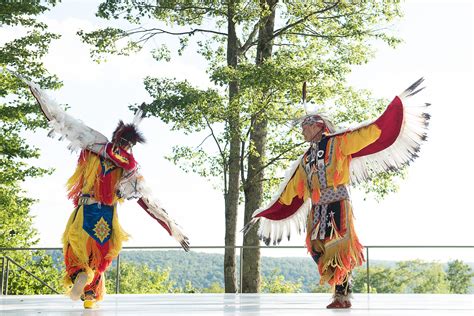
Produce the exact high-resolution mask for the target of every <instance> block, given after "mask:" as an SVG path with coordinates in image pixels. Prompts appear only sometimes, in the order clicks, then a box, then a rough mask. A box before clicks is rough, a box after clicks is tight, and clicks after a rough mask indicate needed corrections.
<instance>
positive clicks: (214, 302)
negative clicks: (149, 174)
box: [0, 294, 474, 316]
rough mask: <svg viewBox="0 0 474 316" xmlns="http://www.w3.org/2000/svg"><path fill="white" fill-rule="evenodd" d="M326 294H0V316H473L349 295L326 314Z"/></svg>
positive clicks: (435, 300) (402, 299) (409, 299)
mask: <svg viewBox="0 0 474 316" xmlns="http://www.w3.org/2000/svg"><path fill="white" fill-rule="evenodd" d="M330 298H331V297H330V295H329V294H244V295H233V294H162V295H108V296H106V298H105V300H104V301H103V302H101V303H100V307H99V308H98V309H95V310H84V309H83V308H82V302H72V301H70V300H69V299H68V298H66V297H63V296H59V295H38V296H0V315H101V316H102V315H103V316H108V315H142V314H147V315H295V316H300V315H318V316H319V315H321V316H324V315H338V316H342V315H372V316H373V315H387V316H388V315H390V316H399V315H400V316H401V315H403V316H406V315H417V316H424V315H430V316H440V315H447V316H458V315H470V316H472V315H474V295H447V294H439V295H431V294H370V295H367V294H355V295H354V299H353V308H352V309H350V310H337V311H335V310H327V309H326V308H325V306H326V305H327V304H328V303H329V302H330Z"/></svg>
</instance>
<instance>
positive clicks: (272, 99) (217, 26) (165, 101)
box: [80, 0, 400, 292]
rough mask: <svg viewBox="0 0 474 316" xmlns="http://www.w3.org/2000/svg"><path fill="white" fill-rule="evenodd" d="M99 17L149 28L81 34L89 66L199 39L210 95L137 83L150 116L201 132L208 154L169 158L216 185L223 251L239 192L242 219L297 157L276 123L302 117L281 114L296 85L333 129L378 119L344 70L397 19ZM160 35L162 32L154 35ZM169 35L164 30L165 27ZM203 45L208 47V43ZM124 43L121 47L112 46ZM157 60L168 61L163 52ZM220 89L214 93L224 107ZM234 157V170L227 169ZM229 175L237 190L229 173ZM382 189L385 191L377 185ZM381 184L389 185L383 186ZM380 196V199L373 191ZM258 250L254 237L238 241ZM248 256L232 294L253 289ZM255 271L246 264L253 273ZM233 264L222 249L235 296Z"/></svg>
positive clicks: (178, 10) (295, 4)
mask: <svg viewBox="0 0 474 316" xmlns="http://www.w3.org/2000/svg"><path fill="white" fill-rule="evenodd" d="M98 15H99V16H101V17H103V18H107V19H111V18H116V19H117V18H124V19H125V20H128V21H130V22H132V23H137V24H140V23H142V22H145V21H146V22H149V19H157V20H158V21H157V22H156V24H157V25H156V27H152V28H145V27H138V28H134V29H131V30H128V31H127V30H123V29H116V28H107V29H101V30H97V31H94V32H91V33H87V34H85V33H82V32H81V33H80V35H81V36H82V37H83V39H84V41H86V42H87V43H90V44H93V45H94V48H93V51H92V53H93V55H94V56H95V57H97V58H100V56H102V55H101V53H117V54H128V53H130V52H132V51H135V50H137V49H141V48H142V46H143V45H144V44H145V43H146V41H148V40H149V39H151V38H155V39H156V38H157V36H159V35H175V36H178V37H179V38H180V43H181V45H182V47H181V48H183V47H184V46H186V45H187V44H188V41H189V38H190V37H192V36H194V35H196V34H198V33H200V34H207V38H200V39H199V40H198V45H199V53H200V54H201V55H202V56H204V57H205V58H206V59H207V61H208V63H209V68H208V73H209V75H210V79H211V81H212V82H213V83H214V84H215V85H216V88H215V89H212V88H210V89H206V90H200V89H197V88H195V87H193V86H191V85H190V84H189V83H188V82H186V81H184V82H177V81H176V80H170V79H159V78H147V79H146V80H145V87H146V89H147V90H148V92H149V93H150V95H151V96H152V97H153V99H154V101H153V102H152V103H151V104H150V105H149V111H150V113H151V115H154V116H157V117H160V118H161V119H162V120H163V121H165V122H167V123H171V124H172V126H173V128H174V129H180V130H183V131H184V132H186V133H196V132H202V131H207V133H206V134H204V136H203V137H204V140H203V142H205V141H206V140H207V139H209V138H210V139H213V140H214V142H215V144H216V147H217V150H216V151H212V150H205V149H204V148H205V147H204V145H203V143H201V144H200V145H199V146H197V147H196V146H193V147H190V146H176V147H175V148H174V150H173V154H172V156H171V157H170V159H171V160H173V161H174V162H177V163H178V162H179V164H180V166H181V167H183V168H184V169H185V170H188V171H189V170H192V171H195V172H198V173H199V174H201V175H203V176H215V177H218V178H220V179H221V181H222V182H221V183H222V185H221V188H222V190H223V193H224V197H225V213H226V246H234V245H235V227H236V213H237V204H238V201H239V199H238V198H239V191H240V190H241V191H243V193H244V197H245V203H246V205H245V211H246V214H245V216H246V218H249V216H250V214H251V213H252V212H253V211H254V210H255V209H256V208H258V207H259V206H260V205H261V203H262V201H263V199H264V198H266V197H268V194H267V195H265V192H271V191H272V189H271V188H274V186H275V185H276V183H277V182H278V177H276V175H277V173H278V171H279V170H280V169H281V168H283V167H285V166H286V165H287V164H288V161H290V160H293V159H295V157H296V155H297V153H298V151H301V147H298V146H300V145H301V144H300V140H298V138H297V136H296V135H297V133H298V132H297V131H296V130H295V129H294V128H293V127H292V126H291V124H287V123H288V121H289V118H292V117H296V116H297V115H301V114H302V109H298V108H297V107H294V106H292V104H295V103H298V102H299V99H300V93H299V90H300V88H299V87H300V84H301V82H303V81H305V80H307V81H309V82H311V83H313V85H312V86H310V87H311V90H310V92H311V96H312V102H313V103H315V104H323V103H324V102H326V101H328V100H331V101H332V103H335V104H336V105H337V107H336V110H335V111H333V112H334V115H335V117H336V120H337V121H338V122H348V121H351V120H363V119H368V118H370V117H371V114H374V113H375V111H376V110H380V108H381V106H382V103H380V102H377V101H375V100H371V98H370V94H369V93H367V92H365V91H355V90H354V89H351V88H350V87H347V84H346V82H345V76H346V75H347V74H348V73H349V72H350V70H351V66H352V65H355V64H362V63H365V62H367V61H368V59H369V58H370V57H371V56H372V52H373V49H372V44H373V42H374V40H377V39H379V40H382V41H384V42H386V43H388V44H389V45H394V44H396V43H397V42H398V40H397V39H396V38H394V37H392V36H390V34H389V33H390V32H389V31H388V30H387V29H386V28H385V27H386V25H387V24H388V23H389V22H390V21H392V20H393V19H394V18H395V17H398V16H399V15H400V11H399V3H398V1H394V2H390V3H387V2H386V1H381V0H380V1H379V0H372V1H366V2H363V3H360V4H357V5H356V4H353V3H351V2H348V1H332V2H323V1H281V2H278V1H276V0H275V1H271V0H268V1H264V0H262V1H246V2H241V1H237V0H235V1H227V2H220V1H161V2H159V4H157V5H151V4H150V2H149V1H126V0H122V1H120V0H113V1H106V2H104V3H103V4H101V6H100V7H99V12H98ZM162 24H165V25H164V26H163V25H162ZM166 27H168V28H166ZM173 27H174V28H173ZM209 36H210V37H209ZM123 39H127V40H128V44H127V45H125V46H124V47H125V48H122V49H118V48H117V47H118V46H116V43H117V42H118V41H119V40H123ZM154 56H155V57H157V58H163V57H166V58H168V57H169V55H168V54H167V50H166V48H165V47H162V48H160V49H158V50H155V51H154ZM219 86H225V87H226V88H227V89H228V90H227V93H228V95H227V97H226V98H224V97H223V96H222V93H221V91H220V90H219V89H218V87H219ZM237 157H238V158H239V159H237ZM238 170H240V179H239V173H238ZM384 184H385V187H386V188H387V187H388V188H390V182H387V181H386V182H384ZM387 184H388V185H387ZM382 193H384V192H382ZM245 244H246V245H257V244H258V239H257V238H256V232H255V231H252V232H250V233H249V235H248V236H246V238H245ZM258 258H259V251H258V250H245V252H244V258H243V267H244V271H245V277H244V282H243V284H242V290H243V291H246V292H255V291H258V288H259V284H260V281H259V268H258ZM256 260H257V262H256ZM234 272H235V256H234V252H233V250H230V249H226V256H225V274H226V276H225V281H226V291H227V292H234V291H235V290H236V285H235V273H234Z"/></svg>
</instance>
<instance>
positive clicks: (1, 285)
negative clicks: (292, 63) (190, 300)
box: [0, 245, 474, 295]
mask: <svg viewBox="0 0 474 316" xmlns="http://www.w3.org/2000/svg"><path fill="white" fill-rule="evenodd" d="M364 247H365V257H366V258H365V259H366V280H367V293H370V256H369V254H370V252H369V251H370V249H473V250H474V246H457V245H456V246H425V245H423V246H382V245H379V246H364ZM190 248H191V250H199V249H227V248H229V249H232V248H233V249H239V253H240V264H239V276H240V285H241V284H242V264H243V260H242V258H243V250H244V249H305V248H306V247H304V246H192V247H190ZM122 249H123V250H180V249H182V248H181V247H179V246H144V247H123V248H122ZM37 250H46V251H54V250H62V248H54V247H37V248H0V255H1V253H2V252H3V251H37ZM0 259H1V260H2V265H1V266H2V271H1V274H0V290H1V291H0V293H1V295H8V280H9V275H8V274H9V270H10V268H9V265H10V263H12V264H14V265H15V266H17V267H18V268H20V269H21V270H23V271H25V272H26V273H27V274H28V275H29V276H31V277H33V278H34V279H36V280H37V281H38V282H40V283H41V284H43V285H44V286H45V287H47V288H49V289H50V290H51V291H53V292H54V293H56V294H59V291H57V290H55V289H54V288H52V287H51V286H49V285H48V284H47V283H46V282H44V281H43V280H41V279H40V278H39V277H38V276H36V275H34V274H33V273H32V272H30V271H28V270H27V269H26V268H25V267H23V266H21V265H20V264H19V263H17V262H16V261H14V260H13V259H12V258H10V257H8V256H3V257H0ZM115 269H116V274H115V293H116V294H118V293H120V255H118V256H117V258H116V267H115ZM240 293H242V288H241V287H240Z"/></svg>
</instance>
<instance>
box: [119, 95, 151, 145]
mask: <svg viewBox="0 0 474 316" xmlns="http://www.w3.org/2000/svg"><path fill="white" fill-rule="evenodd" d="M143 107H144V104H142V105H141V106H140V108H139V109H138V111H137V113H136V114H135V117H134V118H133V122H132V123H130V124H125V123H124V122H123V121H122V120H120V121H119V123H118V125H117V128H116V129H115V131H114V133H113V134H112V142H114V143H115V144H117V145H119V146H127V145H128V146H130V147H132V146H134V145H136V143H144V142H145V138H144V137H143V134H142V133H141V132H140V131H139V130H138V124H140V122H141V121H142V119H143V117H144V116H145V114H144V111H143Z"/></svg>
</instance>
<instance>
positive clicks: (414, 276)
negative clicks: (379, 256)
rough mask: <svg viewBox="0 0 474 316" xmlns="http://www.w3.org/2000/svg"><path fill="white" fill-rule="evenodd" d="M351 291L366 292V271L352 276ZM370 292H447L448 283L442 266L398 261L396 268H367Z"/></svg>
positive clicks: (375, 266)
mask: <svg viewBox="0 0 474 316" xmlns="http://www.w3.org/2000/svg"><path fill="white" fill-rule="evenodd" d="M353 284H354V292H359V293H364V292H367V283H366V271H365V269H363V268H358V269H356V270H355V273H354V279H353ZM370 286H371V288H370V292H371V293H435V294H440V293H449V284H448V281H447V275H446V272H445V271H444V269H443V265H442V264H440V263H437V262H425V261H422V260H412V261H401V262H397V263H396V265H395V267H391V266H386V265H371V266H370Z"/></svg>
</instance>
